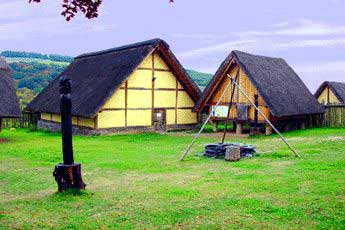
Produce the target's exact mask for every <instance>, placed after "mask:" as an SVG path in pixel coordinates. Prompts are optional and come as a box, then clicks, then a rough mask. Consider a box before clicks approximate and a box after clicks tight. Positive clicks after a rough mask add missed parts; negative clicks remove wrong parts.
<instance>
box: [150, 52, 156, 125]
mask: <svg viewBox="0 0 345 230" xmlns="http://www.w3.org/2000/svg"><path fill="white" fill-rule="evenodd" d="M154 56H155V55H154V52H153V53H152V54H151V58H152V85H151V88H152V100H151V103H152V105H151V125H154V109H155V80H156V78H155V58H154Z"/></svg>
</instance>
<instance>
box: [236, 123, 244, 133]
mask: <svg viewBox="0 0 345 230" xmlns="http://www.w3.org/2000/svg"><path fill="white" fill-rule="evenodd" d="M242 132H243V124H242V123H237V124H236V134H242Z"/></svg>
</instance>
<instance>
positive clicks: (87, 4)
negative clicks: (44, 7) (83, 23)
mask: <svg viewBox="0 0 345 230" xmlns="http://www.w3.org/2000/svg"><path fill="white" fill-rule="evenodd" d="M41 1H42V0H29V3H32V2H36V3H40V2H41ZM102 1H103V0H62V12H61V15H62V16H64V17H65V18H66V20H67V21H70V20H71V19H72V18H73V17H74V16H75V15H76V13H78V12H82V13H83V14H84V15H85V17H86V18H88V19H92V18H96V17H97V16H98V8H99V7H100V5H101V4H102ZM173 2H174V0H169V3H173Z"/></svg>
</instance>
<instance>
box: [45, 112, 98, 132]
mask: <svg viewBox="0 0 345 230" xmlns="http://www.w3.org/2000/svg"><path fill="white" fill-rule="evenodd" d="M41 120H44V121H52V122H57V123H60V122H61V116H60V115H58V114H52V113H41ZM72 124H73V125H77V126H84V127H89V128H95V119H92V118H84V117H72Z"/></svg>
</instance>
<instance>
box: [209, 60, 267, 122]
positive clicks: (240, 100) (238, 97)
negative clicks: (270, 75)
mask: <svg viewBox="0 0 345 230" xmlns="http://www.w3.org/2000/svg"><path fill="white" fill-rule="evenodd" d="M237 71H239V79H238V80H237V83H238V84H239V85H240V86H241V88H242V89H243V90H244V91H245V93H246V94H247V95H248V96H249V97H250V98H251V100H252V101H253V102H254V101H255V95H256V94H257V95H258V96H259V98H258V102H259V109H260V110H261V111H262V112H263V113H264V114H265V116H266V117H267V118H269V117H270V110H269V108H268V107H267V106H266V104H265V102H264V100H263V98H262V97H261V96H260V94H259V93H258V91H257V90H256V88H255V86H254V85H253V84H252V82H251V81H250V79H249V78H248V76H247V75H246V73H245V72H244V71H243V70H242V69H241V68H239V66H238V65H236V66H235V67H233V68H230V70H228V72H227V74H229V75H230V76H232V77H233V78H235V76H236V74H237ZM227 74H226V76H227ZM229 81H230V79H229V77H226V78H225V80H224V81H223V83H222V84H221V85H220V86H219V87H218V88H219V90H218V91H217V92H216V93H215V94H214V95H212V97H211V100H210V103H209V105H210V111H209V112H211V110H212V105H216V104H217V102H218V101H219V98H220V97H221V95H222V94H223V92H224V90H225V89H226V87H227V85H228V84H229ZM233 87H234V86H231V87H229V89H228V91H227V92H226V93H225V95H224V97H223V99H222V101H221V102H220V105H221V106H222V105H223V106H229V101H230V95H231V92H232V90H233ZM236 104H248V105H250V103H249V101H248V100H247V98H246V97H245V96H244V95H243V94H242V93H241V92H239V90H238V89H237V88H235V93H234V97H233V105H232V107H231V110H230V117H229V119H230V120H236V118H237V109H236ZM248 118H249V121H254V119H255V108H254V107H253V106H252V105H250V108H249V116H248ZM213 119H219V120H221V119H225V117H213ZM258 122H260V123H265V120H264V118H263V117H262V116H261V115H260V114H258Z"/></svg>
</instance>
